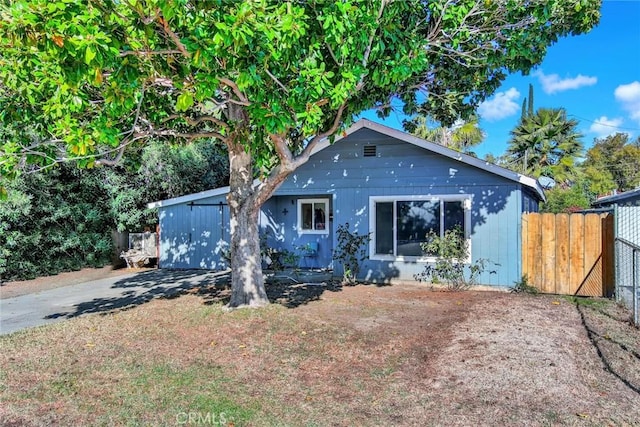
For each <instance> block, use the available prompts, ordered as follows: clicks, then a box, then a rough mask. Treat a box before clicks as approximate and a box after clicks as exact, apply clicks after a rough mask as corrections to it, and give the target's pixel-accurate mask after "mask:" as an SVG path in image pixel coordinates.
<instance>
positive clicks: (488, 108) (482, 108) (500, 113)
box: [478, 87, 520, 122]
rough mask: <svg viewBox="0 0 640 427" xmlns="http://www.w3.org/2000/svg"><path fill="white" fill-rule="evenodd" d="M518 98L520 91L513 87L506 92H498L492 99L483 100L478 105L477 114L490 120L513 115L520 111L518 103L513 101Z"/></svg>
mask: <svg viewBox="0 0 640 427" xmlns="http://www.w3.org/2000/svg"><path fill="white" fill-rule="evenodd" d="M518 98H520V92H518V90H517V89H516V88H513V87H512V88H511V89H509V90H508V91H506V92H498V93H496V96H494V97H493V99H489V100H487V101H484V102H482V103H481V104H480V105H479V106H478V114H480V117H482V118H483V119H486V120H489V121H491V122H492V121H496V120H500V119H504V118H505V117H509V116H513V115H514V114H516V113H517V112H518V111H520V105H518V104H517V103H516V102H514V101H516V100H517V99H518Z"/></svg>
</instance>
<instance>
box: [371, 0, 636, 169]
mask: <svg viewBox="0 0 640 427" xmlns="http://www.w3.org/2000/svg"><path fill="white" fill-rule="evenodd" d="M529 84H532V85H533V92H534V97H533V98H534V108H535V109H538V108H564V109H565V110H566V112H567V116H568V117H569V118H571V119H575V120H577V121H578V123H579V124H578V126H577V130H578V131H579V132H580V133H581V134H582V135H583V137H582V143H583V144H584V147H585V149H588V148H589V147H591V146H592V145H593V142H594V140H595V139H597V138H604V137H606V136H608V135H611V134H614V133H616V132H624V133H627V134H629V135H630V137H631V138H633V139H635V138H637V137H638V136H640V0H604V1H603V2H602V9H601V18H600V24H599V25H598V26H597V27H595V28H594V29H593V30H591V31H590V32H589V33H587V34H582V35H579V36H569V37H564V38H561V39H559V40H558V41H557V42H556V43H555V44H554V45H552V46H551V47H550V48H549V49H548V51H547V55H546V57H545V59H544V61H543V62H542V64H540V65H539V66H538V67H537V68H535V69H534V70H532V71H531V72H530V73H529V75H527V76H524V75H522V74H521V73H517V74H512V75H510V76H509V77H507V79H506V80H505V81H504V82H503V84H502V86H501V87H500V88H499V89H498V90H497V91H496V93H495V94H494V95H493V96H491V97H490V98H489V99H487V100H486V101H485V102H484V103H483V104H481V105H480V107H479V108H478V114H479V116H480V128H481V129H482V130H483V131H484V132H485V134H486V138H485V140H484V141H483V142H482V143H481V144H480V145H479V146H477V147H474V149H473V151H474V152H475V153H476V154H477V155H478V156H479V157H481V158H482V157H484V156H485V155H486V154H489V153H491V154H493V155H495V156H499V155H501V154H504V152H505V151H506V149H507V145H508V141H509V138H510V136H509V132H510V131H511V130H512V129H513V128H514V127H515V126H516V125H517V123H518V120H519V119H520V114H521V111H522V101H523V100H524V98H526V97H527V96H528V92H529ZM363 117H366V118H368V119H370V120H372V121H376V122H380V123H383V124H386V125H387V126H390V127H393V128H397V129H402V124H401V122H402V118H403V117H400V115H399V114H393V113H392V115H391V116H390V117H388V118H387V119H384V120H382V119H379V118H378V117H376V115H375V113H373V112H367V113H365V114H363Z"/></svg>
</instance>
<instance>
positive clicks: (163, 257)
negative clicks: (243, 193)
mask: <svg viewBox="0 0 640 427" xmlns="http://www.w3.org/2000/svg"><path fill="white" fill-rule="evenodd" d="M228 192H229V188H228V187H224V188H219V189H214V190H209V191H205V192H202V193H197V194H191V195H187V196H183V197H178V198H175V199H170V200H163V201H159V202H154V203H150V204H149V207H150V208H157V209H158V212H159V223H160V259H159V264H160V267H161V268H204V269H221V268H225V267H226V266H227V263H226V261H225V256H226V249H227V248H228V246H229V245H228V242H229V210H228V207H227V205H226V195H227V193H228ZM540 201H544V193H543V190H542V187H541V186H540V185H539V183H538V181H537V180H535V179H534V178H531V177H527V176H524V175H521V174H518V173H515V172H513V171H510V170H507V169H504V168H502V167H499V166H496V165H494V164H491V163H488V162H486V161H484V160H480V159H478V158H475V157H472V156H468V155H465V154H462V153H459V152H457V151H454V150H450V149H448V148H446V147H443V146H441V145H438V144H434V143H430V142H427V141H425V140H423V139H420V138H418V137H415V136H413V135H410V134H407V133H405V132H401V131H398V130H396V129H392V128H390V127H387V126H384V125H382V124H378V123H374V122H371V121H369V120H364V119H363V120H359V121H358V122H356V123H355V124H354V125H353V126H351V127H350V128H349V129H347V130H346V131H345V132H344V133H342V134H341V135H340V136H339V137H337V138H336V140H335V142H334V143H333V144H331V143H329V141H328V140H325V141H323V142H321V143H320V144H319V145H318V146H317V147H316V149H315V150H314V153H313V154H312V156H311V158H310V159H309V161H308V162H307V163H306V164H304V165H302V166H301V167H300V168H298V169H297V170H296V171H294V172H293V174H292V175H290V176H289V177H288V178H287V180H286V181H285V182H284V183H283V184H282V185H281V186H280V188H278V190H277V191H276V192H275V194H274V195H273V196H272V197H271V199H269V200H268V201H267V202H266V203H265V204H264V205H263V207H262V210H261V215H260V219H259V221H260V224H259V225H260V229H261V232H262V233H263V234H264V235H265V238H266V239H267V243H268V246H270V247H272V248H278V249H281V250H288V251H299V250H300V248H302V247H305V246H307V245H308V244H309V243H311V244H312V245H313V248H314V249H316V250H317V252H316V253H315V254H314V255H315V256H314V258H313V260H312V263H313V266H314V267H319V268H328V269H333V271H334V274H335V275H336V276H341V273H342V271H341V266H340V265H339V264H337V263H335V262H334V260H333V259H332V254H333V249H334V248H335V247H336V245H337V241H336V234H335V232H336V229H337V227H338V225H341V224H347V223H348V224H349V228H350V229H351V230H352V231H357V232H358V233H359V234H367V233H370V236H371V241H370V242H369V244H368V248H367V253H368V259H367V260H365V261H364V263H363V265H362V268H361V277H360V279H361V280H366V281H371V282H389V281H393V280H413V279H414V274H416V273H420V272H421V271H423V270H424V266H425V264H426V263H429V262H433V261H434V258H433V257H430V256H428V255H426V254H424V253H422V250H421V248H420V243H421V242H422V241H424V240H425V235H426V233H427V231H428V230H434V231H436V232H439V233H442V232H443V231H444V230H445V229H447V228H450V227H452V226H453V225H459V226H461V227H462V229H463V231H464V233H465V237H466V238H467V239H468V241H469V243H470V249H471V258H472V260H477V259H487V260H489V261H490V262H491V263H492V264H493V267H492V268H491V269H492V270H495V274H489V273H485V274H484V275H483V276H481V277H480V283H483V284H486V285H494V286H501V285H502V286H509V285H512V284H513V282H515V281H517V280H519V279H520V278H521V274H522V267H521V264H520V263H521V250H522V249H521V246H522V245H521V221H522V219H521V217H522V213H523V212H537V211H538V204H539V202H540ZM306 261H309V260H306Z"/></svg>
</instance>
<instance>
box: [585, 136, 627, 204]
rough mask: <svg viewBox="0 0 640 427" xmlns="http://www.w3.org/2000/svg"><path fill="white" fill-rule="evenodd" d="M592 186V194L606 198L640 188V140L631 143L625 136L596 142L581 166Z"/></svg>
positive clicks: (609, 137)
mask: <svg viewBox="0 0 640 427" xmlns="http://www.w3.org/2000/svg"><path fill="white" fill-rule="evenodd" d="M582 169H583V171H584V173H585V175H586V176H587V178H588V179H589V181H590V182H591V191H593V192H594V193H596V194H606V193H608V192H610V191H612V190H619V191H628V190H633V189H634V188H636V187H638V186H640V138H636V139H635V140H634V141H630V140H629V135H628V134H626V133H616V134H615V135H610V136H607V137H605V138H601V139H597V140H596V141H595V143H594V145H593V147H591V148H590V149H589V150H587V154H586V158H585V160H584V162H583V163H582Z"/></svg>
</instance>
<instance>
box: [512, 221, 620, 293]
mask: <svg viewBox="0 0 640 427" xmlns="http://www.w3.org/2000/svg"><path fill="white" fill-rule="evenodd" d="M522 266H523V268H522V273H523V274H526V275H527V278H528V281H529V285H531V286H535V287H536V288H538V289H539V290H540V291H541V292H544V293H551V294H562V295H583V296H610V295H611V294H612V293H613V288H614V222H613V215H611V214H594V213H591V214H579V213H575V214H537V213H530V214H524V215H523V216H522Z"/></svg>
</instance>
